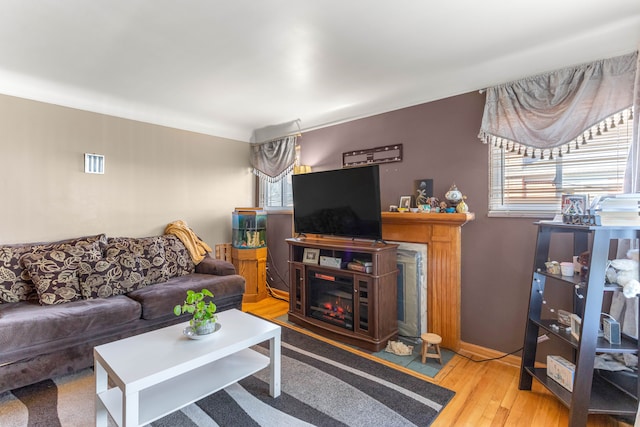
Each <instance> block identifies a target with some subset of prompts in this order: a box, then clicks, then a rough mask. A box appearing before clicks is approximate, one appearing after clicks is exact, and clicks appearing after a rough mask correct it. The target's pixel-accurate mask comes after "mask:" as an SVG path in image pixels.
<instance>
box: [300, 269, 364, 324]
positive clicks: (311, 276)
mask: <svg viewBox="0 0 640 427" xmlns="http://www.w3.org/2000/svg"><path fill="white" fill-rule="evenodd" d="M307 284H308V286H307V295H308V299H307V304H308V307H307V313H309V316H310V317H313V318H315V319H318V320H321V321H323V322H327V323H329V324H331V325H335V326H339V327H341V328H344V329H348V330H350V331H353V280H352V278H351V277H345V276H341V275H339V274H332V273H331V274H327V273H323V272H319V271H314V270H312V269H309V270H308V277H307Z"/></svg>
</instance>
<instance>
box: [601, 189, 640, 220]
mask: <svg viewBox="0 0 640 427" xmlns="http://www.w3.org/2000/svg"><path fill="white" fill-rule="evenodd" d="M593 206H594V210H595V214H596V217H597V218H598V219H599V221H598V222H597V223H598V224H599V225H622V226H624V225H632V226H640V194H637V193H634V194H616V195H613V196H604V197H602V198H600V199H599V200H597V201H594V203H593Z"/></svg>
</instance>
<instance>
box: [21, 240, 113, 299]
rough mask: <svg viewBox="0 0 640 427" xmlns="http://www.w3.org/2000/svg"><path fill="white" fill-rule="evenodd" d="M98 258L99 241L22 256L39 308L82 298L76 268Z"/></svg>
mask: <svg viewBox="0 0 640 427" xmlns="http://www.w3.org/2000/svg"><path fill="white" fill-rule="evenodd" d="M101 258H102V249H101V247H100V242H93V243H88V244H76V245H57V246H54V247H53V249H51V250H47V251H36V252H31V253H27V254H24V255H23V256H22V257H21V258H20V261H21V263H22V264H23V265H24V266H25V268H26V269H27V271H28V272H29V275H30V276H31V280H32V281H33V283H34V284H35V287H36V291H37V292H38V299H39V300H40V304H41V305H52V304H62V303H65V302H71V301H76V300H78V299H81V298H82V293H81V291H80V282H79V280H78V268H79V266H80V263H81V261H83V259H84V260H88V261H98V260H100V259H101Z"/></svg>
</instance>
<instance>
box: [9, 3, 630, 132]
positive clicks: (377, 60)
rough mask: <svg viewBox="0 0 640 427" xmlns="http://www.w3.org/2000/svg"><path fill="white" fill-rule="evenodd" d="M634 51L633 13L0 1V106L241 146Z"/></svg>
mask: <svg viewBox="0 0 640 427" xmlns="http://www.w3.org/2000/svg"><path fill="white" fill-rule="evenodd" d="M639 47H640V1H639V0H511V1H508V0H484V1H478V0H457V1H438V2H436V1H428V0H393V1H391V0H389V1H382V0H351V1H348V0H346V1H345V0H315V1H312V0H182V1H180V0H109V1H95V0H93V1H88V0H59V1H54V0H48V1H42V0H0V93H4V94H8V95H14V96H18V97H23V98H28V99H35V100H39V101H44V102H49V103H54V104H59V105H64V106H69V107H74V108H80V109H84V110H89V111H95V112H100V113H105V114H110V115H114V116H119V117H126V118H130V119H134V120H140V121H145V122H150V123H156V124H162V125H166V126H171V127H176V128H180V129H187V130H192V131H196V132H202V133H206V134H211V135H216V136H221V137H225V138H231V139H237V140H241V141H248V140H249V138H250V136H251V132H252V130H253V129H256V128H261V127H264V126H271V125H275V124H279V123H283V122H288V121H290V120H294V119H300V120H301V125H302V128H303V130H308V129H313V128H317V127H321V126H325V125H328V124H333V123H338V122H342V121H346V120H351V119H354V118H359V117H366V116H370V115H373V114H378V113H383V112H386V111H391V110H395V109H398V108H403V107H407V106H411V105H416V104H420V103H424V102H428V101H433V100H436V99H441V98H445V97H448V96H452V95H457V94H461V93H465V92H469V91H473V90H478V89H481V88H484V87H488V86H492V85H495V84H499V83H504V82H507V81H510V80H514V79H518V78H521V77H526V76H530V75H534V74H538V73H540V72H544V71H550V70H555V69H558V68H562V67H565V66H569V65H575V64H580V63H584V62H589V61H592V60H596V59H602V58H607V57H611V56H617V55H622V54H626V53H629V52H632V51H634V50H636V49H638V48H639Z"/></svg>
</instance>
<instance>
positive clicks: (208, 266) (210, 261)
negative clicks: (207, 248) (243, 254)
mask: <svg viewBox="0 0 640 427" xmlns="http://www.w3.org/2000/svg"><path fill="white" fill-rule="evenodd" d="M196 273H201V274H213V275H216V276H229V275H232V274H236V268H235V267H234V266H233V264H231V263H230V262H229V261H224V260H222V259H216V258H213V257H212V256H211V255H210V254H207V255H205V257H204V259H203V260H202V261H200V262H199V263H198V264H197V265H196Z"/></svg>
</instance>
